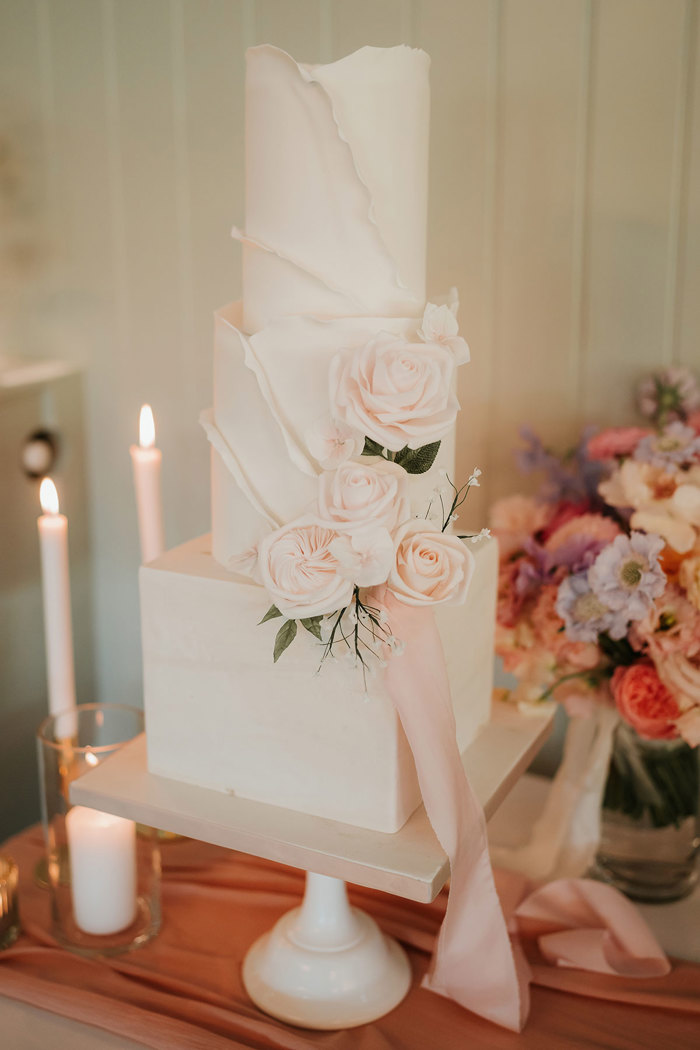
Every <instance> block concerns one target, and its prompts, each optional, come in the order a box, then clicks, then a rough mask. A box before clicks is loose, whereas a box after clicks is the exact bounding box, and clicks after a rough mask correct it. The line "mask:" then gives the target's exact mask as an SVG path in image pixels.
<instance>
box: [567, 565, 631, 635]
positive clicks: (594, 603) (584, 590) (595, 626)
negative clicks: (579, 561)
mask: <svg viewBox="0 0 700 1050" xmlns="http://www.w3.org/2000/svg"><path fill="white" fill-rule="evenodd" d="M556 610H557V613H558V614H559V616H561V618H562V620H563V621H564V625H565V631H566V634H567V636H568V637H569V638H571V639H572V641H575V642H596V641H597V640H598V635H599V634H601V633H602V632H606V633H607V634H609V635H610V637H611V638H615V639H618V638H624V636H625V635H626V634H627V628H628V626H629V620H628V619H627V616H626V615H625V613H624V612H618V611H616V610H614V609H611V608H610V607H609V606H608V605H606V604H605V602H602V601H601V600H600V598H599V597H598V596H597V595H596V594H595V593H594V591H592V590H591V585H590V583H589V582H588V573H585V572H579V573H576V575H574V576H567V577H565V579H563V580H562V581H561V583H560V584H559V590H558V591H557V601H556Z"/></svg>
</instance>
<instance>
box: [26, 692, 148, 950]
mask: <svg viewBox="0 0 700 1050" xmlns="http://www.w3.org/2000/svg"><path fill="white" fill-rule="evenodd" d="M142 732H143V712H142V711H139V710H138V708H133V707H127V706H126V705H123V704H83V705H80V706H79V707H77V708H74V709H72V710H69V711H66V712H65V713H62V714H60V715H56V716H51V717H49V718H47V719H45V720H44V722H42V724H41V726H40V727H39V731H38V750H39V771H40V778H41V787H42V792H41V799H42V817H43V824H44V835H45V839H46V853H47V869H48V878H47V881H48V889H49V894H50V898H51V918H52V928H53V934H54V936H55V937H56V939H57V940H58V941H59V943H61V944H62V945H63V946H64V947H66V948H69V949H70V950H71V951H74V952H77V953H78V954H80V955H86V956H111V955H118V954H120V953H122V952H125V951H130V950H132V949H133V948H137V947H139V946H140V945H142V944H146V943H147V942H148V941H149V940H151V938H152V937H154V936H155V934H156V933H157V932H158V929H159V928H160V851H159V847H158V838H157V832H156V831H155V830H154V829H152V828H146V827H141V826H139V828H138V829H137V826H136V824H135V823H134V822H133V821H131V820H127V819H126V818H124V817H118V816H113V815H111V814H107V813H101V812H100V811H98V810H95V809H90V808H89V807H86V806H74V805H71V802H70V797H69V788H70V785H71V783H72V782H73V781H74V780H76V779H77V778H78V777H80V776H82V775H83V774H84V773H87V772H88V771H89V770H90V769H94V768H95V766H97V765H99V764H100V763H102V762H108V761H109V759H110V757H111V756H112V755H113V754H114V753H115V752H116V751H118V750H119V748H121V747H123V746H124V744H126V743H128V742H129V741H130V740H133V738H134V737H136V736H138V735H139V734H140V733H142Z"/></svg>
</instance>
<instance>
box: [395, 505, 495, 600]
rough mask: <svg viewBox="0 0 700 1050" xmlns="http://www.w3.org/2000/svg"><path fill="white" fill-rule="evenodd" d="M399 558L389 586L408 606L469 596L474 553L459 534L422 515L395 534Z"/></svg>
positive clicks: (397, 557)
mask: <svg viewBox="0 0 700 1050" xmlns="http://www.w3.org/2000/svg"><path fill="white" fill-rule="evenodd" d="M394 542H395V544H396V560H395V562H394V565H393V567H392V570H391V572H390V573H389V579H388V586H389V588H390V590H392V591H393V593H394V594H395V595H396V597H397V598H398V599H399V600H400V601H402V602H405V603H406V604H407V605H440V604H443V603H445V602H450V603H453V604H457V603H460V602H463V601H464V600H465V598H466V596H467V589H468V587H469V582H470V580H471V578H472V573H473V572H474V556H473V554H472V553H471V551H470V550H468V549H467V547H466V546H465V545H464V543H463V541H462V540H460V539H459V538H458V537H457V536H453V535H451V534H450V533H447V532H441V531H440V529H439V528H438V526H437V525H432V524H431V522H429V521H425V520H423V519H420V518H414V519H412V520H411V521H407V522H406V523H405V524H404V525H401V526H400V528H399V529H398V530H397V532H396V533H395V535H394Z"/></svg>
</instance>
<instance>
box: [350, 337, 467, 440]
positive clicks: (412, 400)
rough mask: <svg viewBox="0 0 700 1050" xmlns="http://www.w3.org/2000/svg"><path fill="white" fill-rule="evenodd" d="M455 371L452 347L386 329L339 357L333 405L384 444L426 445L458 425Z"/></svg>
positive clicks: (373, 438) (357, 428) (356, 425)
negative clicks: (406, 337) (409, 339)
mask: <svg viewBox="0 0 700 1050" xmlns="http://www.w3.org/2000/svg"><path fill="white" fill-rule="evenodd" d="M454 372H455V359H454V355H453V354H452V351H451V350H449V349H448V348H447V347H445V346H441V345H439V344H438V343H408V342H406V341H405V340H404V339H401V338H400V337H398V336H395V335H390V334H388V333H387V332H380V333H379V334H378V335H376V336H374V338H372V339H370V340H369V342H368V343H366V344H365V345H364V346H363V347H359V348H358V349H355V350H341V352H340V353H339V354H336V356H335V357H334V358H333V361H332V362H331V367H330V399H331V405H332V406H333V410H334V413H335V415H336V416H337V417H339V418H340V419H342V420H343V422H345V423H347V424H348V426H350V427H352V428H354V429H355V430H358V431H359V432H360V433H361V434H365V435H366V436H367V437H369V438H371V439H372V440H373V441H376V442H377V443H378V444H379V445H381V446H382V448H388V449H392V451H394V452H398V451H399V450H400V449H402V448H404V447H405V446H406V445H407V446H408V447H409V448H412V449H415V448H421V447H422V446H423V445H429V444H432V443H433V442H435V441H439V440H440V439H441V438H442V437H444V436H445V434H446V433H447V432H448V431H449V430H450V429H451V427H452V426H453V425H454V422H455V419H456V418H457V411H458V409H459V403H458V401H457V398H456V397H455V396H454V394H453V392H452V387H453V382H454Z"/></svg>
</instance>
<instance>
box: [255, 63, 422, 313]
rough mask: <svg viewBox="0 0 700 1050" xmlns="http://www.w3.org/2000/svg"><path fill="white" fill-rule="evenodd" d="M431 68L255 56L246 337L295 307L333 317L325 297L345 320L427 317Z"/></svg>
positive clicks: (417, 65)
mask: <svg viewBox="0 0 700 1050" xmlns="http://www.w3.org/2000/svg"><path fill="white" fill-rule="evenodd" d="M428 66H429V59H428V57H427V55H425V54H424V52H421V51H414V50H412V49H410V48H407V47H403V46H402V47H397V48H386V49H378V48H362V49H361V50H360V51H358V52H356V53H355V54H354V55H351V56H348V58H346V59H343V60H341V61H340V62H336V63H332V64H331V65H327V66H304V65H300V64H298V63H297V62H295V61H294V59H292V58H291V57H290V56H289V55H287V54H286V53H285V52H283V51H280V50H279V49H278V48H274V47H269V46H263V47H257V48H251V49H249V51H248V53H247V74H246V224H245V237H246V238H247V239H248V240H249V242H250V243H249V244H248V246H247V248H246V251H245V252H244V303H245V308H244V313H245V328H246V330H247V331H250V332H254V331H256V330H258V329H259V328H260V327H262V326H263V325H265V324H267V323H268V322H269V320H270V318H271V317H274V316H280V311H282V312H288V307H289V306H290V305H291V306H292V308H293V310H294V312H295V313H296V312H298V313H320V314H324V313H327V312H329V311H328V298H327V296H328V292H329V291H331V292H332V293H334V294H338V293H340V295H341V298H342V299H343V300H344V302H345V303H346V305H350V309H349V310H348V311H347V312H349V313H354V314H357V313H364V314H375V315H378V316H380V315H382V314H389V315H401V314H403V315H404V316H405V315H411V316H413V315H416V314H419V313H420V312H421V310H422V307H423V300H424V297H425V285H424V282H425V243H426V229H425V227H426V215H427V150H428V111H429V88H428ZM255 244H257V245H258V247H257V248H256V247H255ZM275 255H277V256H279V258H280V259H282V260H285V261H286V262H287V263H291V264H293V265H292V266H285V267H280V266H278V265H277V264H276V262H275V258H274V257H275ZM253 259H254V265H253V268H252V270H250V271H249V270H248V266H249V263H250V262H251V261H252V260H253ZM309 277H311V278H312V280H309ZM287 282H289V284H288V285H287ZM319 292H320V295H319V297H318V299H317V295H318V293H319ZM353 304H354V305H353ZM344 312H346V311H344Z"/></svg>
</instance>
